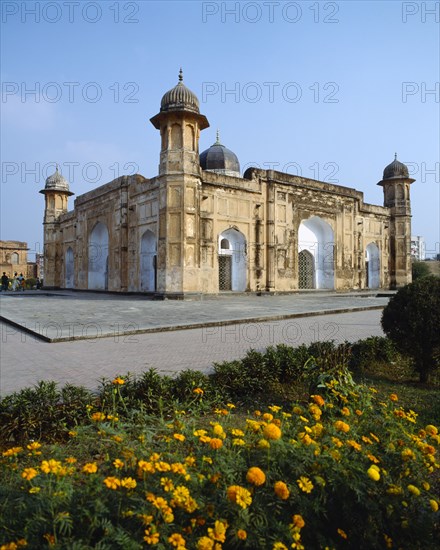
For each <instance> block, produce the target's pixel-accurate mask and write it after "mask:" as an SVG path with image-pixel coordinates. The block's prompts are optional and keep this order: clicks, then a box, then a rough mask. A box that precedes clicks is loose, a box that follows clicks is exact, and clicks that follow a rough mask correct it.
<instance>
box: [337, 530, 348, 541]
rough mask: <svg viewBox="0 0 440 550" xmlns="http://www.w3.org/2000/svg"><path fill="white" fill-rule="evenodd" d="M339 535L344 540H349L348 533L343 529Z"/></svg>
mask: <svg viewBox="0 0 440 550" xmlns="http://www.w3.org/2000/svg"><path fill="white" fill-rule="evenodd" d="M338 535H339V536H340V537H342V538H343V539H346V538H347V533H346V532H345V531H344V530H343V529H338Z"/></svg>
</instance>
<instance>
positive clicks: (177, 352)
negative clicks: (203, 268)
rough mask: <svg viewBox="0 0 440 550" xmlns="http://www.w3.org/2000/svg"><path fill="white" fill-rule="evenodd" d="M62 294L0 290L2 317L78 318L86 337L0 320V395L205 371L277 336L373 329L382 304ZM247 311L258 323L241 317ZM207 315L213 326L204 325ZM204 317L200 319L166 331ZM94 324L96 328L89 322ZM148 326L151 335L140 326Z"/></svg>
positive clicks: (291, 338)
mask: <svg viewBox="0 0 440 550" xmlns="http://www.w3.org/2000/svg"><path fill="white" fill-rule="evenodd" d="M72 294H73V295H76V294H77V293H68V294H66V295H63V296H61V297H59V300H58V304H59V305H58V306H57V307H56V306H55V305H56V303H57V300H56V297H55V296H54V295H52V296H51V297H47V296H46V297H44V296H42V295H40V296H31V295H30V294H29V295H28V296H27V297H26V296H16V295H9V296H6V295H3V296H2V298H1V304H0V305H1V314H2V316H3V317H7V315H12V313H14V309H15V310H19V311H20V313H19V314H17V315H16V316H15V318H16V319H18V318H20V319H22V320H23V321H24V320H25V319H26V317H25V313H26V314H27V315H28V316H29V321H27V325H31V323H40V325H41V326H43V325H44V324H45V323H46V324H49V323H53V324H54V325H53V326H54V327H55V326H56V325H58V326H59V327H61V328H62V323H65V322H71V323H73V322H74V323H79V325H78V326H80V324H81V323H82V324H83V325H84V326H86V327H88V334H87V335H88V338H86V339H84V338H82V339H79V340H73V341H72V340H71V341H58V342H57V343H49V342H45V341H42V340H41V338H40V337H36V336H35V335H33V334H30V333H28V332H25V331H23V330H21V329H19V328H17V327H15V326H11V325H10V324H9V323H5V322H1V323H0V329H1V334H2V340H1V371H0V395H1V396H4V395H7V394H8V393H11V392H13V391H17V390H20V389H22V388H24V387H29V386H32V385H34V384H36V383H37V382H38V381H39V380H54V381H56V382H58V383H59V384H60V385H64V384H66V383H72V384H75V385H83V386H85V387H87V388H90V389H96V388H97V387H98V385H99V382H100V380H102V379H103V378H112V377H114V376H116V375H117V374H126V373H127V372H131V373H133V374H140V373H141V372H143V371H145V370H146V369H148V368H150V367H155V368H156V369H157V370H158V371H159V372H160V373H162V374H168V375H173V374H175V373H177V372H179V371H181V370H183V369H197V370H201V371H203V372H207V373H208V372H210V371H212V365H213V363H214V362H221V361H225V360H232V359H239V358H241V357H243V356H244V355H245V353H246V351H247V350H249V349H257V350H264V349H265V348H266V347H267V346H269V345H276V344H278V343H285V344H288V345H292V346H297V345H300V344H301V343H310V342H313V341H316V340H335V341H336V342H342V341H344V340H348V341H356V340H358V339H360V338H366V337H367V336H381V335H383V332H382V329H381V327H380V316H381V313H382V312H381V308H382V307H383V306H384V305H385V304H386V303H387V301H388V298H386V297H383V298H380V297H379V298H377V297H374V294H371V295H369V294H365V295H364V297H361V296H359V295H342V294H336V293H322V294H316V293H314V294H308V295H306V294H304V295H303V294H295V295H289V296H264V297H259V298H258V297H250V296H249V297H248V296H230V297H221V298H220V299H209V300H208V299H204V300H202V301H192V302H187V301H185V302H175V301H169V302H168V301H166V302H156V301H147V300H144V299H142V298H139V297H126V296H125V297H123V296H116V297H115V296H110V295H102V296H97V295H95V294H87V293H84V294H87V296H71V295H72ZM54 300H55V301H54ZM32 304H33V305H32ZM359 308H361V309H359ZM366 308H375V309H366ZM377 308H380V309H377ZM335 310H338V311H347V310H351V311H349V312H345V313H335ZM320 311H321V312H325V311H327V313H324V314H323V313H319V312H320ZM11 312H12V313H11ZM264 313H266V314H265V315H264ZM310 315H312V316H310ZM283 316H284V318H282V317H283ZM286 316H287V318H286ZM292 316H296V317H292ZM264 317H267V318H264ZM249 318H250V319H259V321H258V322H257V321H249V320H246V319H249ZM216 319H217V321H216V322H217V324H216V325H214V324H212V323H214V322H215V320H216ZM173 320H174V325H173ZM204 321H205V322H206V323H207V324H206V325H205V326H197V327H196V328H186V329H184V330H173V329H172V327H173V326H174V327H176V326H182V325H186V326H194V325H196V324H197V323H201V322H202V323H203V322H204ZM219 321H223V322H220V324H219ZM234 321H236V322H234ZM24 322H26V321H24ZM87 323H88V324H87ZM93 323H94V325H93ZM100 323H102V326H103V330H102V333H99V332H98V331H97V329H96V327H99V326H100ZM130 323H135V324H137V326H138V329H139V331H142V332H134V333H126V334H124V333H123V329H124V327H125V326H126V325H127V324H130ZM228 323H229V324H228ZM92 325H93V326H94V327H95V328H94V330H95V332H94V333H93V332H92ZM112 325H113V327H114V326H116V325H119V328H118V329H117V330H114V329H113V332H111V335H110V336H107V337H104V330H105V327H111V326H112ZM47 326H49V325H47ZM161 327H162V328H163V329H165V330H161ZM54 330H55V329H54ZM58 330H60V329H59V328H58ZM148 330H153V331H154V332H144V331H148ZM97 336H100V337H97Z"/></svg>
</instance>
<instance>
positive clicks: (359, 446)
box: [347, 439, 362, 451]
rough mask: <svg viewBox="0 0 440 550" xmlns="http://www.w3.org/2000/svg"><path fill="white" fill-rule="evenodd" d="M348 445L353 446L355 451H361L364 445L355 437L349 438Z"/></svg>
mask: <svg viewBox="0 0 440 550" xmlns="http://www.w3.org/2000/svg"><path fill="white" fill-rule="evenodd" d="M347 445H348V446H349V447H353V449H354V450H355V451H360V450H361V449H362V446H361V445H360V444H359V443H358V442H357V441H355V440H354V439H349V440H347Z"/></svg>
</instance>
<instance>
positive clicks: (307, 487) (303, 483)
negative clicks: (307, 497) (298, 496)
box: [296, 476, 313, 493]
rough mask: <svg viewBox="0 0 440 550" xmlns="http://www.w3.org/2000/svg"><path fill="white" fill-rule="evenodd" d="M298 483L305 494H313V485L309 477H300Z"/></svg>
mask: <svg viewBox="0 0 440 550" xmlns="http://www.w3.org/2000/svg"><path fill="white" fill-rule="evenodd" d="M296 482H297V483H298V487H299V488H300V489H301V491H304V493H311V492H312V489H313V483H312V482H311V481H310V479H309V478H308V477H305V476H300V478H299V479H297V480H296Z"/></svg>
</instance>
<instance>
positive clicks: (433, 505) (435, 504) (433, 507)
mask: <svg viewBox="0 0 440 550" xmlns="http://www.w3.org/2000/svg"><path fill="white" fill-rule="evenodd" d="M429 505H430V506H431V510H432V511H433V512H438V502H437V501H436V500H434V499H433V498H431V499H430V500H429Z"/></svg>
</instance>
